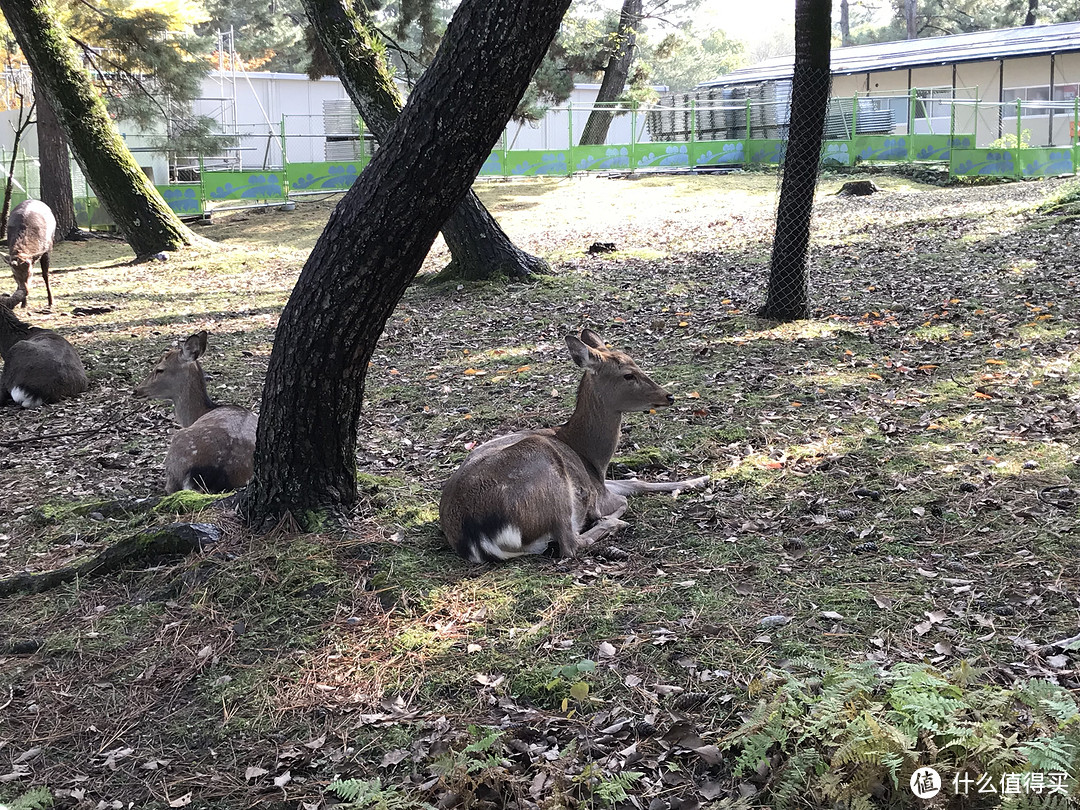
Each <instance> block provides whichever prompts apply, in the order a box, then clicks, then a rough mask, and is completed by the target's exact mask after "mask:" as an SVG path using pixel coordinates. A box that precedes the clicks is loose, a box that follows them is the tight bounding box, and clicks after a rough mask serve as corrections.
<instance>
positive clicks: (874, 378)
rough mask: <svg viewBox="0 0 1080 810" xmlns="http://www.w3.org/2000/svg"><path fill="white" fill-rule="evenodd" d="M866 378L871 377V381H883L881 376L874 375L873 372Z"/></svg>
mask: <svg viewBox="0 0 1080 810" xmlns="http://www.w3.org/2000/svg"><path fill="white" fill-rule="evenodd" d="M866 376H867V377H869V378H870V379H871V380H880V379H881V375H880V374H874V373H873V372H871V373H869V374H867V375H866Z"/></svg>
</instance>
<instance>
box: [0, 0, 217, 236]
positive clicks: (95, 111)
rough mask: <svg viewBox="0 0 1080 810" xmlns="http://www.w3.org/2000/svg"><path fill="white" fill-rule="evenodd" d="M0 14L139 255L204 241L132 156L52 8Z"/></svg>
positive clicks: (13, 4)
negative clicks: (173, 207) (180, 217)
mask: <svg viewBox="0 0 1080 810" xmlns="http://www.w3.org/2000/svg"><path fill="white" fill-rule="evenodd" d="M0 10H2V11H3V13H4V17H5V18H6V19H7V22H8V25H9V26H10V28H11V30H12V32H13V33H14V34H15V38H16V40H18V43H19V47H20V48H21V49H22V52H23V54H24V55H25V56H26V60H27V62H29V63H30V70H31V71H32V72H33V74H34V81H35V83H36V84H37V85H38V86H39V87H40V88H41V91H42V93H43V95H44V96H45V98H46V99H48V102H49V104H50V105H51V107H52V110H53V112H55V113H56V117H57V118H58V119H59V121H60V125H61V126H62V127H63V129H64V131H65V133H66V134H67V136H68V141H69V142H70V144H71V148H72V151H73V152H74V153H75V159H76V160H77V161H78V162H79V166H80V167H81V168H82V170H83V174H84V175H85V176H86V179H87V181H88V182H89V183H90V186H91V187H92V188H93V189H94V193H95V194H96V195H97V197H98V199H99V200H100V201H101V204H102V205H103V206H104V207H105V210H106V211H108V212H109V216H111V217H112V218H113V221H115V222H116V225H117V227H119V228H120V231H121V233H123V235H124V238H125V239H127V241H128V244H130V245H131V248H132V250H134V251H135V253H136V255H138V256H147V255H150V254H153V253H157V252H158V251H161V250H175V249H176V248H179V247H182V246H184V245H189V244H192V243H193V242H195V241H197V239H198V237H196V236H195V235H194V234H193V233H192V232H191V231H190V230H189V229H188V228H187V227H186V226H185V225H184V224H183V223H182V222H181V221H180V220H179V218H178V217H177V216H176V214H175V213H173V211H172V209H171V208H169V206H168V205H166V204H165V201H164V200H163V199H161V195H160V194H158V192H157V189H155V188H154V186H153V184H152V183H151V182H150V180H149V179H148V178H147V177H146V175H145V174H143V172H142V169H140V168H139V165H138V164H137V163H136V162H135V159H134V158H133V157H132V156H131V152H129V151H128V148H127V146H126V145H125V144H124V141H123V139H122V138H121V137H120V134H119V133H118V132H117V131H116V127H115V126H114V125H113V122H112V119H111V118H110V117H109V113H108V111H107V110H106V108H105V102H104V100H103V99H102V98H101V95H100V94H99V93H98V91H97V89H96V88H95V87H94V85H93V84H92V83H91V82H90V77H89V75H88V74H87V72H86V70H85V69H84V68H83V67H82V64H81V62H80V59H79V57H78V54H77V52H76V51H75V48H74V45H73V44H72V43H71V41H70V40H69V39H68V36H67V33H66V32H65V31H64V29H63V27H62V26H61V25H60V24H59V22H58V21H57V19H56V17H55V15H54V13H53V11H52V9H51V8H50V7H49V5H48V4H47V3H46V2H44V1H43V0H0Z"/></svg>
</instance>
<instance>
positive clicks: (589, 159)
mask: <svg viewBox="0 0 1080 810" xmlns="http://www.w3.org/2000/svg"><path fill="white" fill-rule="evenodd" d="M598 160H600V158H598V157H597V156H596V155H586V156H585V157H583V158H582V159H581V160H579V161H578V164H577V169H578V170H579V171H583V172H584V171H601V170H603V169H628V168H629V167H630V150H629V149H627V148H626V147H625V146H624V147H622V148H621V149H620V148H617V147H611V148H609V149H606V150H605V151H604V160H600V162H599V163H597V161H598ZM594 164H595V165H594Z"/></svg>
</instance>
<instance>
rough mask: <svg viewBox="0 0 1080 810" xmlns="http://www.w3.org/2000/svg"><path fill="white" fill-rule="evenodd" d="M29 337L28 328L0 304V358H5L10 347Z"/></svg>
mask: <svg viewBox="0 0 1080 810" xmlns="http://www.w3.org/2000/svg"><path fill="white" fill-rule="evenodd" d="M29 336H30V326H29V325H28V324H25V323H23V322H22V321H20V320H19V319H18V318H17V317H15V313H14V312H12V311H11V310H10V309H8V308H7V307H6V306H4V304H2V303H0V357H4V358H6V357H7V353H8V350H9V349H11V347H12V346H14V345H15V344H16V343H18V342H19V341H20V340H25V339H26V338H28V337H29Z"/></svg>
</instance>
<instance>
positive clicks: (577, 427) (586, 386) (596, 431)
mask: <svg viewBox="0 0 1080 810" xmlns="http://www.w3.org/2000/svg"><path fill="white" fill-rule="evenodd" d="M621 432H622V413H620V412H619V411H616V410H612V409H611V408H609V407H606V406H605V405H604V403H603V401H602V400H601V398H600V397H599V396H598V395H597V392H596V390H595V388H594V385H593V382H592V379H591V377H590V375H588V374H586V375H585V376H583V377H582V378H581V384H580V385H579V386H578V394H577V405H575V406H574V413H573V414H572V415H571V416H570V419H569V420H568V421H567V423H566V424H565V425H563V426H562V427H561V428H559V429H558V430H557V431H555V438H557V439H558V440H559V441H561V442H562V443H563V444H566V445H569V446H570V448H571V449H572V450H573V451H574V452H575V453H577V454H578V455H579V456H581V459H582V461H584V462H585V466H586V467H587V468H588V470H589V474H590V475H592V476H593V478H595V479H597V480H599V481H603V480H604V478H605V477H607V468H608V464H609V463H610V462H611V457H612V456H613V455H615V448H616V447H618V446H619V437H620V435H621Z"/></svg>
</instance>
